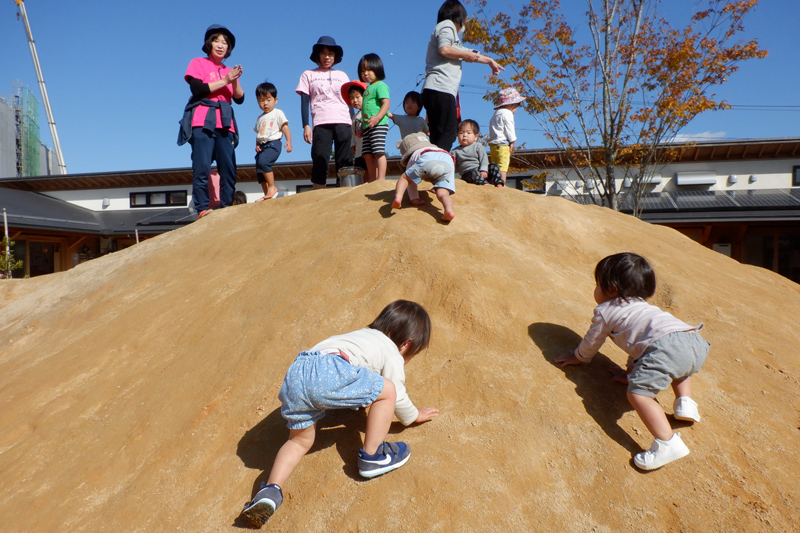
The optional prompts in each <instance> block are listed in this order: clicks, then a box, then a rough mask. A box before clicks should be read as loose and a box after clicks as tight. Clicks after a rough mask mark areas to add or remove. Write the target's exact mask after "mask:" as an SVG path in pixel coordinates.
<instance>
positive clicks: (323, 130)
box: [295, 35, 353, 189]
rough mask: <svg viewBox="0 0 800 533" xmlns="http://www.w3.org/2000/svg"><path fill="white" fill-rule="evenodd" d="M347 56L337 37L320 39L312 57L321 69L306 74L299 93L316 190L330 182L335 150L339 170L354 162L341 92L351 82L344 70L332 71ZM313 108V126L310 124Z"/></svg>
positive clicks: (346, 114)
mask: <svg viewBox="0 0 800 533" xmlns="http://www.w3.org/2000/svg"><path fill="white" fill-rule="evenodd" d="M343 56H344V53H343V51H342V47H341V46H338V45H337V44H336V41H335V40H334V39H333V37H328V36H327V35H323V36H322V37H320V38H319V40H318V41H317V44H315V45H314V46H313V48H312V49H311V57H310V59H311V61H313V62H314V63H316V64H317V68H315V69H312V70H306V71H305V72H303V74H301V75H300V82H299V83H298V84H297V89H295V92H297V94H299V95H300V116H301V117H302V119H303V139H304V140H305V141H306V142H307V143H309V144H311V163H312V167H311V183H312V184H313V187H314V188H315V189H324V188H325V184H326V183H327V181H328V162H329V161H330V158H331V148H333V149H334V150H335V156H334V158H335V161H336V170H339V169H340V168H342V167H347V166H350V165H351V164H352V161H353V158H352V155H351V153H350V132H351V128H352V122H351V119H350V109H349V108H348V105H347V103H346V102H345V100H344V99H343V98H342V94H341V92H340V91H341V88H342V85H344V84H345V83H347V82H348V81H350V78H348V77H347V74H345V73H344V72H342V71H341V70H336V69H334V68H332V67H333V66H334V65H335V64H337V63H339V62H340V61H341V60H342V57H343ZM309 106H310V107H311V122H309V120H308V109H309ZM312 124H313V129H312V126H311V125H312Z"/></svg>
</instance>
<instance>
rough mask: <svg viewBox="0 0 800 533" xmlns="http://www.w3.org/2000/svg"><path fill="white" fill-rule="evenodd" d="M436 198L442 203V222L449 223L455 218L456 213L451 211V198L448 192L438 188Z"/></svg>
mask: <svg viewBox="0 0 800 533" xmlns="http://www.w3.org/2000/svg"><path fill="white" fill-rule="evenodd" d="M436 197H437V198H438V199H439V201H440V202H442V207H443V208H444V215H442V220H444V221H449V220H453V219H454V218H456V212H455V211H453V197H452V196H450V191H448V190H447V189H445V188H444V187H438V188H437V189H436Z"/></svg>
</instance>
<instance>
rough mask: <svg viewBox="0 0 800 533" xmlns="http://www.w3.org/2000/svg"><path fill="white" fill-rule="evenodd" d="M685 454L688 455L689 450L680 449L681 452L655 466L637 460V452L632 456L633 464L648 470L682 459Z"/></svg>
mask: <svg viewBox="0 0 800 533" xmlns="http://www.w3.org/2000/svg"><path fill="white" fill-rule="evenodd" d="M687 455H689V450H688V449H686V450H683V451H681V453H680V454H679V455H677V456H676V457H673V458H672V459H670V460H669V461H666V462H664V463H661V464H659V465H656V466H652V465H651V466H647V465H645V464H641V463H640V462H639V454H638V453H637V454H636V455H634V456H633V464H635V465H636V466H637V467H638V468H640V469H642V470H648V471H649V470H657V469H659V468H661V467H662V466H666V465H668V464H670V463H671V462H673V461H677V460H678V459H682V458H683V457H686V456H687Z"/></svg>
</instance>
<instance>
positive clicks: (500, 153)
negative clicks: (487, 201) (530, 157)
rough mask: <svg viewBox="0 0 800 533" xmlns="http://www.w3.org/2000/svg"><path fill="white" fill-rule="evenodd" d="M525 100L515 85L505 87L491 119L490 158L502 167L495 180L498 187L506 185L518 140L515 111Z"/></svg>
mask: <svg viewBox="0 0 800 533" xmlns="http://www.w3.org/2000/svg"><path fill="white" fill-rule="evenodd" d="M523 101H525V99H524V98H523V97H521V96H520V95H519V93H518V92H517V90H516V89H514V88H513V87H508V88H507V89H503V90H502V91H500V103H499V104H498V105H497V106H496V107H495V108H494V109H495V111H494V114H493V115H492V119H491V120H490V121H489V150H490V154H489V160H490V161H491V162H492V163H494V164H495V165H497V166H499V167H500V180H495V181H496V182H495V186H496V187H505V185H506V175H507V174H508V167H509V165H510V164H511V154H512V153H514V144H515V143H516V142H517V133H516V131H515V128H514V113H516V112H517V108H518V107H519V104H520V103H521V102H523ZM491 174H492V172H491V171H490V175H491Z"/></svg>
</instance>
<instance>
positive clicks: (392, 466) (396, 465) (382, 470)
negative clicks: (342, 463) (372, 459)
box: [358, 453, 411, 478]
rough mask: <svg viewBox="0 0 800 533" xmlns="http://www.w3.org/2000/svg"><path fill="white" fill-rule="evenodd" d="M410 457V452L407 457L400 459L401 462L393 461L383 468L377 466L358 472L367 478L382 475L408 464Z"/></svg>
mask: <svg viewBox="0 0 800 533" xmlns="http://www.w3.org/2000/svg"><path fill="white" fill-rule="evenodd" d="M410 458H411V454H410V453H409V454H408V455H406V458H405V459H403V460H402V461H400V462H399V463H393V464H390V465H388V466H384V467H383V468H376V469H375V470H359V471H358V473H359V474H361V477H366V478H371V477H376V476H380V475H381V474H385V473H387V472H391V471H392V470H397V469H398V468H400V467H401V466H403V465H404V464H406V463H407V462H408V460H409V459H410Z"/></svg>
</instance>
